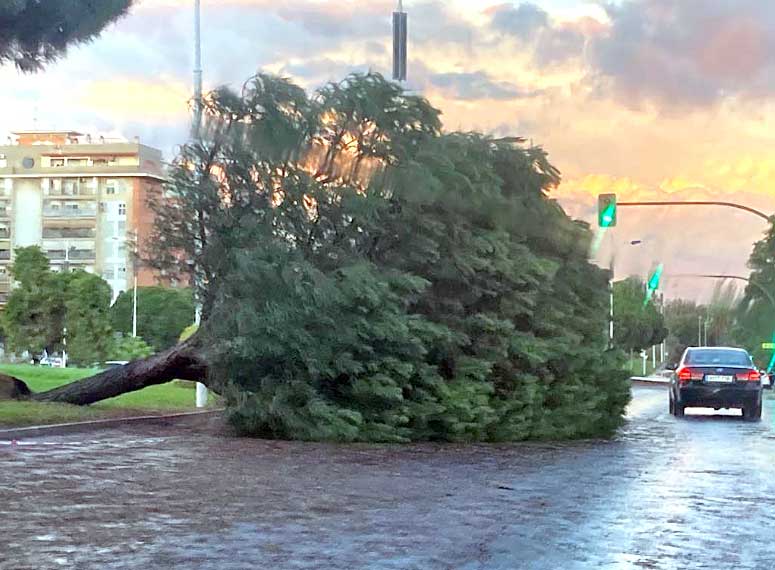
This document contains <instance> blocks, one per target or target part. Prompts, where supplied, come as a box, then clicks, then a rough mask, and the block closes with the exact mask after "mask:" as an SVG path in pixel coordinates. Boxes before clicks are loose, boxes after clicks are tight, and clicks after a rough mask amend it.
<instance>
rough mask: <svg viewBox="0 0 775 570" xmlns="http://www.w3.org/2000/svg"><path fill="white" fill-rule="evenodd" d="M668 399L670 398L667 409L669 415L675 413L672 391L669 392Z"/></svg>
mask: <svg viewBox="0 0 775 570" xmlns="http://www.w3.org/2000/svg"><path fill="white" fill-rule="evenodd" d="M669 400H670V404H669V405H668V409H669V410H670V415H671V416H674V415H675V401H674V400H673V393H672V392H671V393H670V398H669Z"/></svg>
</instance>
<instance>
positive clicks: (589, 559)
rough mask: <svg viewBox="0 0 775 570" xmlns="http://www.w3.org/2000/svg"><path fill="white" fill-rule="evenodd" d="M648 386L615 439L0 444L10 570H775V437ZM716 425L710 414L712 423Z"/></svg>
mask: <svg viewBox="0 0 775 570" xmlns="http://www.w3.org/2000/svg"><path fill="white" fill-rule="evenodd" d="M773 404H775V400H767V401H766V402H765V413H764V418H763V421H762V422H761V423H759V424H753V423H746V422H743V421H742V419H741V418H738V417H729V416H725V417H719V416H716V417H698V416H693V417H688V418H686V419H684V420H676V419H674V418H672V417H671V416H669V415H668V414H667V394H666V391H665V390H662V389H652V388H635V389H634V400H633V404H632V406H631V408H630V412H629V421H628V424H627V426H626V427H625V428H624V429H622V431H621V433H620V435H619V436H618V437H617V438H616V439H615V440H613V441H609V442H581V443H572V444H529V445H508V446H441V445H415V446H407V447H395V446H376V447H375V446H355V447H353V446H348V447H345V446H336V445H321V444H303V443H287V442H266V441H252V440H240V439H233V438H229V437H224V436H223V435H219V433H218V431H217V430H213V429H208V430H205V431H204V432H201V431H196V430H194V429H191V428H174V429H172V430H164V429H162V428H158V427H150V426H148V427H137V426H134V427H131V428H126V429H124V430H121V429H115V430H109V431H100V432H92V433H89V434H87V435H69V436H63V437H49V438H41V439H33V440H29V441H22V442H20V444H18V445H16V446H11V445H10V444H9V442H0V569H2V570H28V569H29V570H49V569H62V568H67V569H69V568H74V569H78V570H91V569H100V570H102V569H122V570H135V569H143V570H153V569H172V568H175V569H180V570H198V569H201V570H232V569H233V570H237V569H239V570H244V569H249V568H273V569H278V570H284V569H310V570H312V569H315V570H329V569H330V570H334V569H336V570H340V569H343V568H352V569H353V570H356V569H362V568H363V569H377V570H383V569H384V570H388V569H395V570H409V569H412V570H413V569H417V570H436V569H463V570H500V569H504V570H506V569H509V570H511V569H515V568H529V569H547V570H549V569H551V570H555V569H559V568H562V569H576V568H578V569H595V568H611V569H616V568H622V569H627V568H635V569H639V568H659V569H673V568H675V569H687V568H709V569H726V568H735V569H738V570H744V569H746V570H747V569H763V570H769V569H772V568H775V543H774V542H773V540H775V428H774V427H773V409H772V408H773ZM711 413H712V412H711Z"/></svg>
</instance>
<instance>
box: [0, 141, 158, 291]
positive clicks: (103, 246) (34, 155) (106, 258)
mask: <svg viewBox="0 0 775 570" xmlns="http://www.w3.org/2000/svg"><path fill="white" fill-rule="evenodd" d="M162 182H163V172H162V156H161V152H160V151H159V150H156V149H154V148H151V147H148V146H144V145H142V144H140V143H139V142H138V141H137V140H135V141H134V142H124V141H113V140H105V139H104V138H99V139H96V140H95V139H93V138H92V137H90V136H88V135H83V134H81V133H78V132H74V131H19V132H15V133H13V134H12V136H11V137H9V139H8V141H7V144H5V145H1V144H0V303H4V302H5V300H6V299H7V295H8V292H9V291H10V287H11V282H10V281H11V280H10V276H9V274H8V266H9V265H10V263H11V262H12V260H13V252H14V250H15V249H16V248H18V247H24V246H30V245H38V246H40V247H41V248H42V249H43V251H45V252H46V255H47V256H48V258H49V260H50V261H51V266H52V268H53V269H54V270H55V271H61V270H63V269H64V268H80V269H84V270H86V271H89V272H93V273H97V274H99V275H101V276H102V277H103V278H104V279H105V280H106V281H107V282H108V283H110V286H111V288H112V289H113V296H114V298H115V297H117V296H118V295H119V293H121V292H122V291H126V290H128V289H129V288H131V286H132V284H133V281H134V268H133V265H134V263H133V257H132V251H131V250H132V249H133V247H134V245H133V244H135V243H139V244H142V243H143V242H144V241H145V240H146V239H147V238H148V236H149V234H150V231H151V228H152V225H153V213H152V212H151V210H150V209H149V208H148V206H147V198H148V194H149V192H150V191H152V190H153V189H155V188H158V187H159V185H161V184H162ZM137 278H138V284H139V285H140V286H148V285H153V284H154V282H155V277H154V274H153V273H152V272H151V271H150V270H149V269H147V268H143V267H139V268H138V269H137Z"/></svg>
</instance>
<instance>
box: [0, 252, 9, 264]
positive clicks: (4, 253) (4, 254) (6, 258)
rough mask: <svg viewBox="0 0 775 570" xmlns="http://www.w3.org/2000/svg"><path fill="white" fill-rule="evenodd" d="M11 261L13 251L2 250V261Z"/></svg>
mask: <svg viewBox="0 0 775 570" xmlns="http://www.w3.org/2000/svg"><path fill="white" fill-rule="evenodd" d="M10 259H11V250H10V249H0V261H10Z"/></svg>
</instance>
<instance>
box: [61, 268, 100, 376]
mask: <svg viewBox="0 0 775 570" xmlns="http://www.w3.org/2000/svg"><path fill="white" fill-rule="evenodd" d="M57 277H58V281H59V282H60V283H61V285H62V289H63V291H64V315H65V317H64V325H65V327H67V353H68V356H69V359H70V360H71V361H72V362H73V363H74V364H94V363H95V362H100V361H102V360H104V359H105V357H106V355H107V354H108V351H110V350H111V348H112V347H113V343H114V340H113V330H112V329H111V327H110V317H109V315H108V310H109V308H110V300H111V296H112V294H111V290H110V285H108V283H107V282H106V281H105V280H104V279H102V278H101V277H100V276H98V275H94V274H91V273H86V272H85V271H74V272H72V273H61V274H58V275H57Z"/></svg>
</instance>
